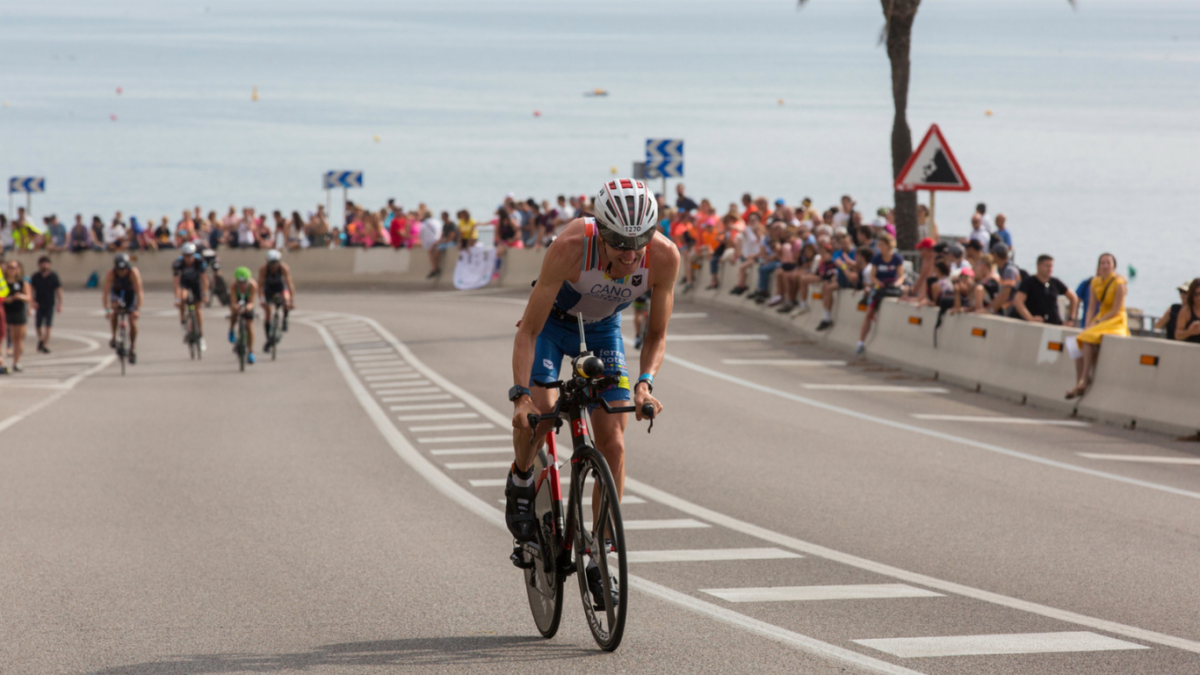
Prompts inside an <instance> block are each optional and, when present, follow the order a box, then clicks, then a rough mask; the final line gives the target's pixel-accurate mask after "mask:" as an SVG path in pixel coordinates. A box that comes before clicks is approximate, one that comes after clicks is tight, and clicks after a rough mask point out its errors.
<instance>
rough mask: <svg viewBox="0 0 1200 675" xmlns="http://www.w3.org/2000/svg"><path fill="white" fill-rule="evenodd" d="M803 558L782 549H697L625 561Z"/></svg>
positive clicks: (633, 555) (635, 554)
mask: <svg viewBox="0 0 1200 675" xmlns="http://www.w3.org/2000/svg"><path fill="white" fill-rule="evenodd" d="M800 557H803V556H800V555H797V554H795V553H792V552H791V551H785V550H783V549H781V548H696V549H679V550H668V551H629V552H627V553H626V554H625V559H626V560H628V561H629V562H631V563H635V562H637V563H656V562H708V561H719V560H778V559H781V558H800Z"/></svg>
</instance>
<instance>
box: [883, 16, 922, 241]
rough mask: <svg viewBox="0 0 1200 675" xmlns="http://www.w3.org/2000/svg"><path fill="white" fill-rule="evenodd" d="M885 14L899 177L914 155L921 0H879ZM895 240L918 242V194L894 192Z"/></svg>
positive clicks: (896, 175) (895, 163) (894, 161)
mask: <svg viewBox="0 0 1200 675" xmlns="http://www.w3.org/2000/svg"><path fill="white" fill-rule="evenodd" d="M880 2H881V3H882V4H883V16H884V18H885V20H886V21H887V27H886V30H887V51H888V59H889V60H890V61H891V62H892V100H893V101H894V103H895V106H896V115H895V117H894V118H893V120H892V179H893V180H895V179H896V178H899V176H900V170H901V169H903V168H904V163H905V162H907V161H908V157H909V155H911V154H912V151H913V147H912V130H910V129H909V128H908V115H907V111H908V74H909V65H910V64H909V61H908V52H909V48H910V47H911V46H912V25H913V20H914V19H916V18H917V6H918V5H920V4H921V0H880ZM895 200H896V239H897V242H896V243H897V245H898V246H899V248H900V250H902V251H911V250H913V249H914V248H916V245H917V193H915V192H900V191H896V193H895Z"/></svg>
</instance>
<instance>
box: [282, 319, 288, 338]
mask: <svg viewBox="0 0 1200 675" xmlns="http://www.w3.org/2000/svg"><path fill="white" fill-rule="evenodd" d="M287 320H288V318H287V314H284V315H283V326H281V328H283V332H285V333H286V332H287Z"/></svg>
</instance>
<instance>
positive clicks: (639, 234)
mask: <svg viewBox="0 0 1200 675" xmlns="http://www.w3.org/2000/svg"><path fill="white" fill-rule="evenodd" d="M592 210H593V211H595V217H596V224H597V225H599V227H598V228H597V229H598V230H599V231H600V238H601V239H603V240H604V242H605V243H606V244H608V245H609V246H612V247H613V248H618V249H621V250H623V251H636V250H638V249H640V248H644V247H645V246H646V244H649V243H650V240H651V239H653V238H654V231H655V226H656V225H658V202H657V201H656V200H655V199H654V193H653V192H651V191H650V189H649V188H647V187H646V184H645V183H643V182H642V181H640V180H632V179H629V178H620V179H617V180H614V181H609V182H607V183H605V184H604V185H603V186H602V187H601V188H600V194H598V195H596V203H595V204H594V205H593V209H592Z"/></svg>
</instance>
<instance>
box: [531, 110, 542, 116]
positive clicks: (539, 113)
mask: <svg viewBox="0 0 1200 675" xmlns="http://www.w3.org/2000/svg"><path fill="white" fill-rule="evenodd" d="M533 116H534V117H541V116H542V111H541V110H534V111H533Z"/></svg>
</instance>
